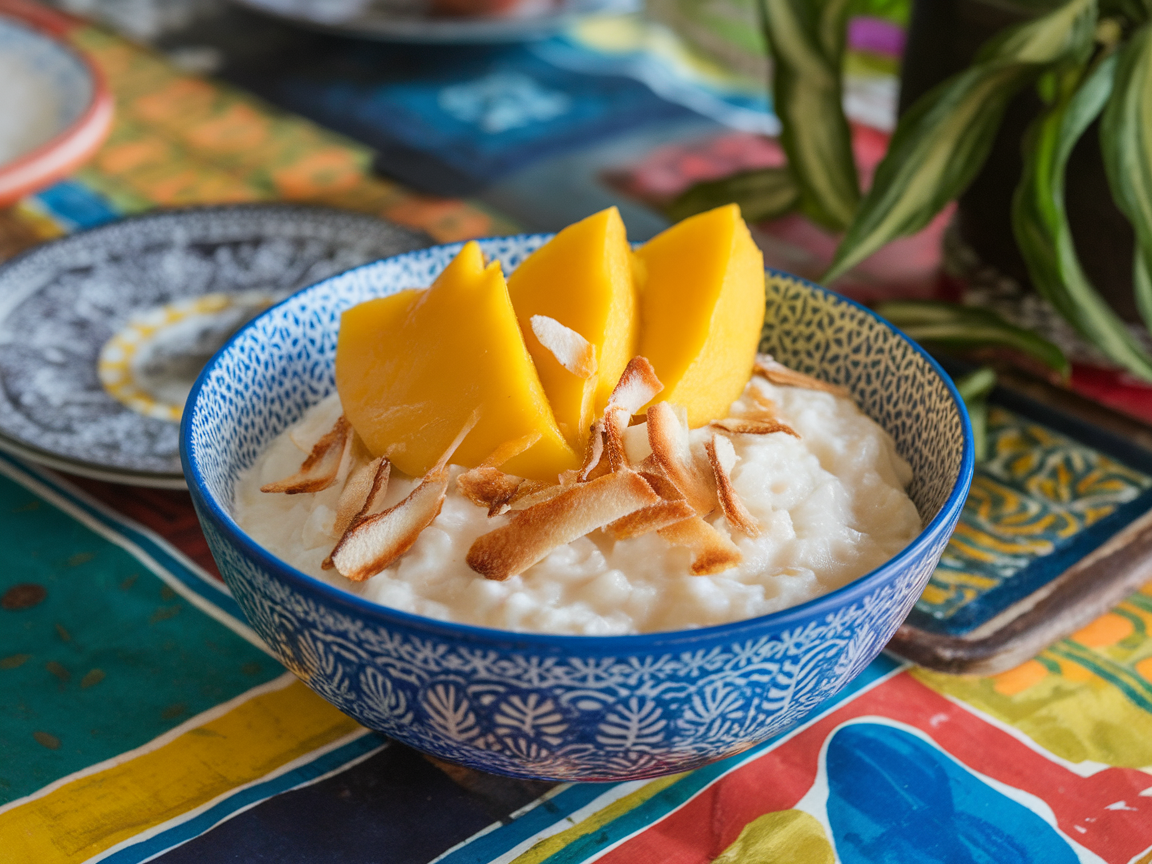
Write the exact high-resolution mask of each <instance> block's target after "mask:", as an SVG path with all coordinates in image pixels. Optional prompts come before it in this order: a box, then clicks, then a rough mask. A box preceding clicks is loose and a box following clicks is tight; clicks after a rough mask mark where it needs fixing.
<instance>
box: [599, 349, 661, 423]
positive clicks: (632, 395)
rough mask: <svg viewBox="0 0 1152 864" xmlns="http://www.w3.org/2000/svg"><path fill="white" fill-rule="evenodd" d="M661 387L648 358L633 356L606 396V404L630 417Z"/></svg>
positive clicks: (650, 399)
mask: <svg viewBox="0 0 1152 864" xmlns="http://www.w3.org/2000/svg"><path fill="white" fill-rule="evenodd" d="M663 389H664V385H663V384H661V383H660V379H659V378H657V377H656V370H655V369H653V368H652V364H651V363H649V362H648V358H646V357H633V358H632V359H631V360H629V361H628V365H627V366H626V367H625V368H624V372H623V374H621V376H620V380H619V381H617V382H616V386H615V388H613V390H612V395H611V396H610V397H608V405H609V406H610V407H613V408H619V409H623V410H625V411H627V412H628V416H629V417H631V416H632V415H633V414H635V413H636V412H638V411H639V410H640V409H641V408H643V407H644V406H645V405H647V404H648V403H649V402H651V401H652V399H653V398H655V396H656V394H657V393H659V392H660V391H661V390H663Z"/></svg>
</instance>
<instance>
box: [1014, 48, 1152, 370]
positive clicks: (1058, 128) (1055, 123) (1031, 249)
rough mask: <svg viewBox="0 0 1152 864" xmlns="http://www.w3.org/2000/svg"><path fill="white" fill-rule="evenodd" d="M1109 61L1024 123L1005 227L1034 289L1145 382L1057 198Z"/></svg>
mask: <svg viewBox="0 0 1152 864" xmlns="http://www.w3.org/2000/svg"><path fill="white" fill-rule="evenodd" d="M1116 60H1117V56H1116V54H1108V55H1106V56H1104V57H1103V58H1102V59H1101V60H1099V61H1098V62H1097V63H1096V65H1095V66H1094V68H1093V69H1092V70H1091V71H1090V72H1089V73H1088V74H1087V75H1086V76H1085V77H1084V79H1083V80H1082V81H1081V83H1080V86H1079V87H1077V88H1076V89H1075V90H1074V91H1072V92H1071V93H1069V94H1067V95H1065V96H1064V97H1063V98H1062V99H1061V100H1059V101H1058V102H1056V103H1055V104H1054V105H1053V106H1052V107H1051V108H1049V109H1048V110H1047V111H1046V112H1044V113H1043V114H1041V115H1040V117H1038V118H1037V119H1036V121H1035V122H1034V123H1033V124H1032V127H1031V128H1030V129H1029V131H1028V135H1027V136H1026V138H1025V145H1024V174H1023V176H1022V177H1021V179H1020V185H1019V186H1018V187H1017V189H1016V194H1015V196H1014V198H1013V203H1012V228H1013V232H1014V233H1015V235H1016V244H1017V245H1018V246H1019V247H1020V252H1021V253H1022V254H1023V256H1024V262H1025V263H1026V264H1027V265H1028V274H1029V276H1031V277H1032V284H1033V285H1034V286H1035V288H1036V290H1037V291H1039V292H1040V293H1041V294H1042V295H1043V296H1044V297H1046V298H1047V299H1048V301H1049V302H1050V303H1051V304H1052V305H1053V306H1055V307H1056V309H1057V310H1058V311H1059V312H1060V314H1061V315H1063V316H1064V318H1066V319H1067V320H1068V322H1069V323H1070V324H1072V325H1073V326H1074V327H1075V328H1076V329H1077V330H1079V331H1080V333H1081V334H1082V335H1083V336H1084V337H1085V338H1086V339H1088V340H1089V341H1090V342H1092V343H1093V344H1095V345H1096V346H1097V347H1098V348H1099V349H1100V350H1101V351H1103V352H1104V353H1105V354H1106V355H1107V356H1108V357H1109V358H1110V359H1111V360H1113V361H1114V362H1116V363H1118V364H1119V365H1121V366H1123V367H1124V368H1126V369H1128V370H1129V371H1130V372H1132V373H1133V374H1136V375H1139V376H1140V377H1142V378H1144V379H1146V380H1152V357H1149V356H1148V355H1147V354H1146V353H1145V352H1144V351H1143V350H1142V349H1141V347H1140V345H1139V343H1138V342H1137V341H1136V339H1135V337H1134V336H1133V335H1132V334H1131V333H1130V332H1129V331H1128V328H1127V326H1126V325H1125V324H1124V322H1123V321H1121V320H1120V318H1119V317H1118V316H1117V315H1116V313H1115V312H1113V311H1112V308H1111V307H1110V306H1109V305H1108V304H1107V303H1106V302H1104V299H1103V298H1102V297H1101V296H1100V295H1099V294H1098V293H1097V292H1096V289H1095V288H1093V287H1092V284H1091V283H1090V282H1089V281H1088V277H1087V275H1085V273H1084V269H1083V268H1082V267H1081V266H1080V261H1079V259H1078V258H1077V256H1076V248H1075V245H1074V244H1073V242H1072V231H1071V229H1070V228H1069V226H1068V213H1067V210H1066V207H1065V203H1064V171H1065V168H1066V166H1067V163H1068V157H1069V155H1070V154H1071V153H1072V148H1073V147H1074V146H1075V145H1076V142H1077V141H1078V140H1079V139H1080V136H1081V135H1083V134H1084V130H1085V129H1087V128H1088V126H1089V125H1090V124H1091V123H1092V121H1093V120H1095V119H1096V117H1097V116H1099V114H1100V112H1101V111H1102V110H1103V109H1104V104H1105V102H1107V100H1108V97H1109V94H1110V93H1111V92H1112V84H1113V78H1114V77H1115V74H1116Z"/></svg>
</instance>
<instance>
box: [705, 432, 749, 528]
mask: <svg viewBox="0 0 1152 864" xmlns="http://www.w3.org/2000/svg"><path fill="white" fill-rule="evenodd" d="M704 449H705V450H706V451H707V453H708V462H709V463H710V464H711V465H712V474H713V476H714V477H715V478H716V497H717V498H718V499H719V500H720V510H721V511H722V512H723V513H724V518H725V519H727V520H728V523H729V524H730V525H732V526H733V527H734V528H736V529H738V530H739V531H743V532H744V533H745V534H747V535H748V536H749V537H759V536H760V526H759V525H758V524H757V522H756V518H755V517H754V516H753V515H752V514H751V513H749V512H748V508H747V507H745V506H744V502H743V501H741V500H740V496H739V495H737V494H736V489H735V488H734V487H733V486H732V468H733V467H734V466H735V464H736V450H735V448H733V447H732V442H731V441H729V440H728V439H727V438H725V437H724V436H723V435H713V436H712V440H711V441H709V442H708V443H707V444H705V445H704Z"/></svg>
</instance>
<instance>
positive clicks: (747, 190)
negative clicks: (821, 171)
mask: <svg viewBox="0 0 1152 864" xmlns="http://www.w3.org/2000/svg"><path fill="white" fill-rule="evenodd" d="M799 197H800V192H799V190H798V189H797V188H796V181H795V180H793V179H792V173H791V172H790V171H789V170H788V169H787V168H759V169H756V170H754V171H744V172H742V173H740V174H733V175H732V176H731V177H724V178H723V179H721V180H708V181H705V182H704V183H697V184H696V185H695V186H692V187H691V188H689V189H688V190H687V191H685V192H683V193H682V194H681V195H680V196H679V197H678V198H677V199H676V200H675V201H673V202H672V203H671V204H669V205H668V206H667V207H666V208H665V211H664V212H665V213H666V214H667V216H668V218H669V219H671V220H672V221H673V222H679V221H680V220H681V219H687V218H688V217H689V216H693V215H695V214H697V213H703V212H704V211H705V210H711V209H712V208H713V207H719V206H721V205H723V204H731V203H733V202H735V203H736V204H739V205H740V212H741V213H742V214H743V216H744V218H745V219H746V220H747V221H749V222H763V221H765V220H767V219H775V218H776V217H777V216H782V215H784V214H785V213H787V212H788V211H789V210H791V209H792V208H793V207H795V206H796V202H797V200H798V199H799Z"/></svg>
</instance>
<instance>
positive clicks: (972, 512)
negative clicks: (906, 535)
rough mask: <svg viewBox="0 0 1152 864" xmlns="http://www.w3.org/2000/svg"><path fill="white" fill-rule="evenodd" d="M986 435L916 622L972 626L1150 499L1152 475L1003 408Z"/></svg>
mask: <svg viewBox="0 0 1152 864" xmlns="http://www.w3.org/2000/svg"><path fill="white" fill-rule="evenodd" d="M988 442H989V443H988V446H989V453H990V458H989V459H988V460H987V461H986V462H984V463H982V464H981V465H980V466H978V468H977V471H976V477H975V479H974V480H973V481H972V492H971V494H970V495H969V496H968V502H967V504H966V505H965V507H964V512H963V514H961V517H960V524H959V525H958V526H957V528H956V533H955V535H953V537H952V540H951V542H950V543H949V544H948V548H947V549H946V550H945V552H944V556H943V557H942V558H941V559H940V566H939V568H937V570H936V572H935V574H933V576H932V581H931V582H930V583H929V585H928V587H927V588H926V589H925V591H924V595H923V596H922V597H921V598H920V601H919V603H917V606H916V617H915V618H914V619H913V621H914V622H915V623H916V624H917V625H918V626H925V625H927V626H928V627H930V628H931V629H936V630H943V631H944V632H965V631H967V630H970V629H971V628H972V627H973V626H975V625H977V624H980V623H983V622H984V621H986V620H988V619H989V618H991V617H992V616H993V615H995V614H996V613H998V612H1000V611H1002V610H1003V609H1004V608H1005V607H1006V606H1008V605H1009V604H1010V603H1011V602H1013V601H1015V600H1017V599H1019V598H1021V597H1023V596H1026V595H1027V594H1028V593H1030V592H1031V591H1033V590H1035V588H1036V587H1037V586H1038V585H1041V584H1043V583H1044V582H1046V581H1048V580H1049V579H1051V578H1053V577H1054V576H1057V575H1059V574H1060V573H1061V572H1062V571H1063V570H1064V569H1065V568H1066V567H1067V566H1068V565H1069V564H1071V563H1072V562H1074V561H1077V560H1079V559H1080V558H1082V557H1083V556H1084V555H1086V554H1088V552H1090V551H1091V550H1092V549H1094V548H1096V547H1097V546H1098V545H1099V544H1100V542H1101V541H1102V540H1103V539H1104V538H1106V537H1108V536H1111V535H1112V534H1113V533H1115V532H1116V531H1117V530H1119V528H1120V527H1123V525H1125V524H1127V523H1129V522H1131V521H1132V520H1133V519H1134V518H1136V517H1137V516H1139V515H1141V514H1143V513H1145V512H1147V510H1148V508H1149V507H1150V506H1152V492H1150V491H1149V490H1152V476H1149V475H1148V474H1146V473H1144V472H1143V471H1140V470H1137V469H1136V468H1134V467H1130V466H1128V465H1125V464H1123V463H1122V462H1120V461H1118V460H1117V459H1114V458H1111V457H1109V456H1107V455H1105V454H1104V453H1102V452H1100V451H1098V450H1096V449H1093V448H1092V447H1089V446H1087V445H1086V444H1082V443H1079V442H1077V441H1075V440H1073V439H1071V438H1068V437H1067V436H1065V435H1061V434H1060V433H1058V432H1054V431H1053V430H1051V429H1048V428H1046V427H1044V426H1041V425H1039V424H1037V423H1034V422H1029V421H1028V420H1026V419H1025V418H1023V417H1021V416H1019V415H1017V414H1013V413H1011V412H1009V411H1007V410H1005V409H1003V408H994V409H993V410H992V411H991V412H990V414H989V423H988ZM1145 461H1147V462H1148V463H1149V464H1150V465H1152V458H1150V459H1147V460H1145ZM1092 529H1095V530H1092ZM927 616H931V620H926V618H927Z"/></svg>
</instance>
